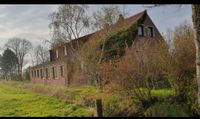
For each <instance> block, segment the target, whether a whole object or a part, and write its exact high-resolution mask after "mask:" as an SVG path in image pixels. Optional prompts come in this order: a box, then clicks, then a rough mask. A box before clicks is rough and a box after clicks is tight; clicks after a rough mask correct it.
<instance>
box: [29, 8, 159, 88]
mask: <svg viewBox="0 0 200 119" xmlns="http://www.w3.org/2000/svg"><path fill="white" fill-rule="evenodd" d="M119 24H121V25H119ZM135 24H136V25H135ZM133 26H134V27H136V30H133V31H131V32H135V33H136V36H134V37H131V38H132V39H131V42H132V41H137V40H140V41H145V40H147V39H148V40H158V39H163V38H162V36H161V34H160V33H159V31H158V29H157V28H156V26H155V25H154V23H153V22H152V20H151V19H150V17H149V16H148V14H147V11H146V10H145V11H143V12H140V13H138V14H136V15H134V16H131V17H129V18H126V19H124V18H123V17H119V20H118V22H117V23H115V24H114V25H112V26H107V27H105V29H102V30H100V31H97V32H94V33H92V34H89V35H85V36H83V37H80V38H78V39H74V40H72V41H71V42H76V41H79V42H80V47H82V46H83V45H84V44H87V43H88V42H89V41H90V40H93V41H95V37H97V35H98V34H100V33H101V32H103V31H105V30H106V29H109V30H108V32H110V33H112V34H113V35H115V34H117V33H120V32H121V31H124V30H127V29H130V28H133ZM112 29H117V30H115V31H114V30H113V31H112ZM131 34H132V33H131ZM98 37H102V38H103V36H101V35H100V36H98ZM125 42H128V41H127V40H126V39H123V42H120V44H119V45H116V46H117V47H122V46H123V45H122V44H123V43H125ZM69 45H70V43H69V42H68V43H63V44H61V45H59V46H57V47H54V48H52V49H51V50H50V61H48V62H45V63H42V64H40V65H37V66H34V67H32V68H31V69H30V79H31V81H32V82H33V83H40V84H45V85H48V84H50V85H51V84H52V85H60V86H69V85H70V83H71V82H72V80H73V79H72V76H71V75H72V74H71V65H70V64H69V63H68V61H69V60H70V58H71V54H70V52H69V50H68V47H69ZM119 53H121V52H120V51H119Z"/></svg>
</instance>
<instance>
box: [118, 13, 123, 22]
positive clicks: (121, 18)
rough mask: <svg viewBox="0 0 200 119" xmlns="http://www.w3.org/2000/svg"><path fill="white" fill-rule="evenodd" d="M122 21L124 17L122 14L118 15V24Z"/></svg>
mask: <svg viewBox="0 0 200 119" xmlns="http://www.w3.org/2000/svg"><path fill="white" fill-rule="evenodd" d="M123 20H124V16H123V15H122V14H120V15H119V18H118V22H121V21H123Z"/></svg>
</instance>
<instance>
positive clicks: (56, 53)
mask: <svg viewBox="0 0 200 119" xmlns="http://www.w3.org/2000/svg"><path fill="white" fill-rule="evenodd" d="M56 58H58V50H56Z"/></svg>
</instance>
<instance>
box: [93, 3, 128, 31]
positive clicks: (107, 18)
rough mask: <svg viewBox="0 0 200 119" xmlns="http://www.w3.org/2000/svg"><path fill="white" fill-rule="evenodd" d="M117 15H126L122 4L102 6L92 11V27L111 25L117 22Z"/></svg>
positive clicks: (100, 27) (99, 27)
mask: <svg viewBox="0 0 200 119" xmlns="http://www.w3.org/2000/svg"><path fill="white" fill-rule="evenodd" d="M119 15H122V16H124V17H126V16H127V15H128V12H127V11H126V9H125V8H124V7H123V6H116V5H109V6H103V7H102V8H101V9H100V10H99V11H96V12H94V13H93V18H94V24H93V25H94V26H93V27H94V28H95V29H102V28H104V27H105V25H112V24H114V23H116V22H117V20H118V18H119Z"/></svg>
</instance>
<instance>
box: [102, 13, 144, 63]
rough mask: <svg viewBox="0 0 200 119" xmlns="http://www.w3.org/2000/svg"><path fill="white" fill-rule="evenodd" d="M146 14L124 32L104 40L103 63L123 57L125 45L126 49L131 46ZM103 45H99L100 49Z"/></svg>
mask: <svg viewBox="0 0 200 119" xmlns="http://www.w3.org/2000/svg"><path fill="white" fill-rule="evenodd" d="M145 18H146V14H144V15H143V16H142V17H141V18H140V19H139V20H138V21H137V22H136V23H134V24H133V25H132V26H131V27H130V28H128V29H127V30H125V31H120V32H118V33H117V34H115V35H112V36H110V37H108V38H107V39H106V40H105V46H104V53H103V61H106V60H110V59H115V58H119V57H121V56H123V55H124V53H125V47H126V44H127V46H128V47H130V46H131V45H132V42H133V40H134V39H135V38H136V35H137V28H138V26H139V25H140V24H141V23H143V22H144V20H145ZM102 46H103V44H101V47H100V48H102Z"/></svg>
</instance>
